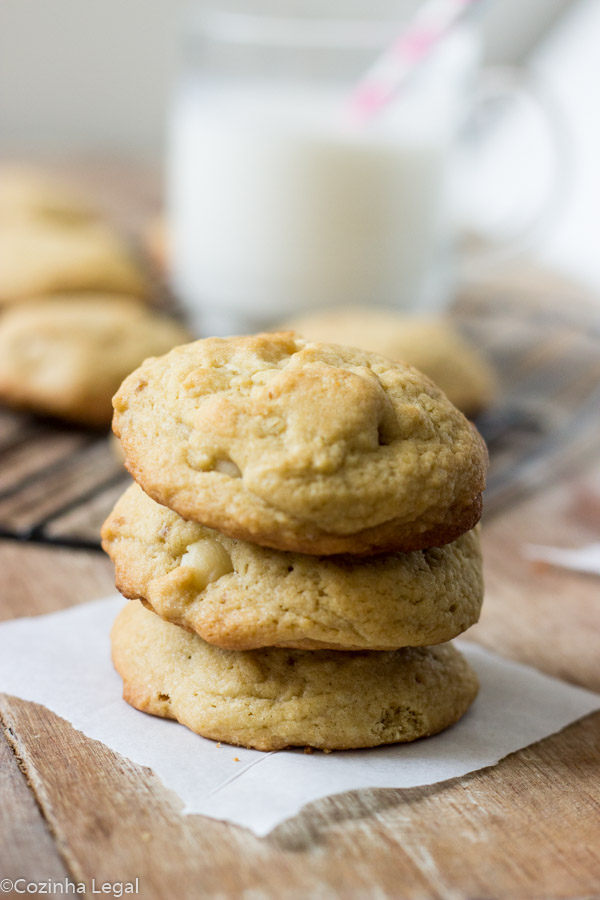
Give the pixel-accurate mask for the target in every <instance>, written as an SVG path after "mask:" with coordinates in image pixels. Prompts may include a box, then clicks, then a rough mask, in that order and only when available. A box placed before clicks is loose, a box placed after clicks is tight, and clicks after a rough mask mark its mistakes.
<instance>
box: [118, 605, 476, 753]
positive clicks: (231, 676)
mask: <svg viewBox="0 0 600 900" xmlns="http://www.w3.org/2000/svg"><path fill="white" fill-rule="evenodd" d="M111 638H112V653H113V662H114V664H115V668H116V669H117V671H118V672H119V674H120V675H121V677H122V679H123V696H124V698H125V700H126V701H127V702H128V703H130V704H131V705H132V706H134V707H136V709H140V710H142V711H144V712H148V713H152V714H153V715H157V716H163V717H165V718H171V719H177V720H178V721H179V722H181V723H182V724H183V725H186V726H187V727H188V728H190V729H191V730H192V731H195V732H197V733H198V734H201V735H203V736H204V737H208V738H212V739H213V740H216V741H226V742H227V743H230V744H236V745H240V746H243V747H254V748H256V749H258V750H280V749H283V748H284V747H290V746H311V747H317V748H322V749H329V750H335V749H350V748H358V747H374V746H378V745H380V744H390V743H396V742H404V741H413V740H416V739H417V738H420V737H425V736H427V735H432V734H436V733H437V732H439V731H442V729H444V728H447V727H448V726H449V725H452V724H453V723H454V722H456V721H457V720H458V719H459V718H460V717H461V716H462V715H463V714H464V713H465V712H466V711H467V709H468V708H469V706H470V705H471V703H472V702H473V700H474V699H475V696H476V694H477V689H478V682H477V677H476V675H475V673H474V672H473V671H472V669H471V668H470V666H469V665H468V663H467V662H466V660H465V659H464V658H463V656H462V655H461V654H460V653H459V652H458V650H456V649H455V648H454V647H453V646H452V645H451V644H441V645H440V646H438V647H417V648H415V647H409V648H405V649H404V650H394V651H392V652H389V653H368V652H362V653H337V652H336V651H333V650H317V651H312V652H311V651H303V650H283V649H278V648H268V649H262V650H246V651H232V650H222V649H220V648H218V647H213V646H211V645H210V644H207V643H206V642H205V641H203V640H202V639H201V638H199V637H198V636H197V635H195V634H190V633H189V632H186V631H185V630H184V629H182V628H178V627H177V626H176V625H172V624H170V623H168V622H165V621H163V620H162V619H161V618H160V617H159V616H157V615H155V613H153V612H151V611H149V610H147V609H144V607H143V606H142V604H141V603H140V602H139V601H137V600H136V601H132V602H131V603H128V604H127V605H126V606H125V608H124V609H123V610H122V611H121V612H120V613H119V616H118V617H117V619H116V621H115V624H114V626H113V630H112V635H111Z"/></svg>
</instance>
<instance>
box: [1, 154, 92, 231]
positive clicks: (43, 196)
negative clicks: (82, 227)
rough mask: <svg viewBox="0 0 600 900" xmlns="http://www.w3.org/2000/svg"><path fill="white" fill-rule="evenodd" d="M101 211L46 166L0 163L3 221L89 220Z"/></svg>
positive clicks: (70, 221) (76, 221) (67, 222)
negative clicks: (40, 167) (43, 167)
mask: <svg viewBox="0 0 600 900" xmlns="http://www.w3.org/2000/svg"><path fill="white" fill-rule="evenodd" d="M97 215H98V214H97V212H96V211H95V210H94V209H93V207H92V205H91V204H90V203H89V202H87V201H86V199H85V198H84V197H83V196H81V195H80V194H79V193H78V192H77V191H76V190H75V189H74V188H73V187H71V186H70V185H68V184H65V183H63V181H62V180H61V179H60V178H57V177H55V176H52V175H51V174H49V173H47V172H46V171H44V170H43V169H39V168H36V167H35V166H28V165H24V164H21V163H2V164H0V223H3V222H7V221H18V220H23V219H25V220H27V219H36V218H39V219H45V220H47V221H49V222H54V223H55V224H56V223H63V224H73V223H82V222H86V221H88V222H89V221H91V220H92V219H95V218H97Z"/></svg>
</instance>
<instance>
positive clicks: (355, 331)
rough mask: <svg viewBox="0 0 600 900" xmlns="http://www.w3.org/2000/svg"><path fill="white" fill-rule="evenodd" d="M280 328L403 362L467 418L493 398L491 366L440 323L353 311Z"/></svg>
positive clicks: (335, 311)
mask: <svg viewBox="0 0 600 900" xmlns="http://www.w3.org/2000/svg"><path fill="white" fill-rule="evenodd" d="M283 327H285V328H292V329H293V330H294V331H296V332H298V334H301V335H302V336H303V337H305V338H308V339H309V340H311V341H333V342H334V343H336V344H348V345H349V346H351V347H362V349H363V350H370V351H371V352H373V353H381V355H382V356H388V357H389V358H390V359H403V360H405V361H406V362H408V363H410V364H411V366H416V368H417V369H420V370H421V372H424V373H425V374H426V375H427V377H428V378H431V380H432V381H434V382H435V383H436V384H437V386H438V387H440V388H441V389H442V390H443V391H444V393H445V394H446V396H447V397H448V399H449V400H450V401H451V402H452V403H454V405H455V406H458V408H459V409H460V410H461V411H462V412H464V413H465V415H467V416H475V415H477V414H478V413H480V412H482V411H483V410H484V409H486V408H487V407H488V406H489V405H490V403H491V402H492V400H493V398H494V393H495V391H496V378H495V375H494V372H493V370H492V368H491V366H490V364H489V363H488V362H487V360H486V359H485V358H484V357H483V355H482V354H481V353H480V352H479V351H478V350H477V348H476V347H474V346H473V344H471V343H469V341H467V340H466V339H465V338H463V337H462V335H461V334H459V332H458V331H457V330H456V329H455V328H454V327H453V326H452V324H451V323H450V322H448V321H446V320H445V319H443V318H434V317H432V316H414V315H403V314H402V313H398V312H394V311H393V310H390V309H367V308H360V307H357V308H352V309H333V310H329V311H325V312H318V313H312V314H309V315H306V316H302V317H300V318H297V319H292V320H290V321H289V322H287V323H286V324H285V325H284V326H283Z"/></svg>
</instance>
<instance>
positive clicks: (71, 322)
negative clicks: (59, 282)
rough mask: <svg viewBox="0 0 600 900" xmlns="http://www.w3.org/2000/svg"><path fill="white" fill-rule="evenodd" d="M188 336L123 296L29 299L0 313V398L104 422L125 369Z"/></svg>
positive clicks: (80, 419) (50, 412)
mask: <svg viewBox="0 0 600 900" xmlns="http://www.w3.org/2000/svg"><path fill="white" fill-rule="evenodd" d="M188 340H189V335H188V333H187V332H186V331H185V330H184V328H183V327H182V326H181V325H180V324H179V323H177V322H175V321H173V320H172V319H169V318H167V317H165V316H161V315H159V314H157V313H155V312H153V311H151V310H149V309H147V308H146V307H145V306H144V305H143V304H141V303H140V302H139V301H136V300H135V299H133V298H130V297H126V296H113V295H111V296H103V295H95V296H92V295H90V296H82V295H80V294H75V295H73V296H56V297H45V298H43V299H37V300H34V301H29V302H27V303H23V304H22V305H20V306H18V307H13V308H11V309H8V310H6V311H5V312H3V313H1V314H0V401H2V402H4V403H6V404H7V405H9V406H13V407H17V408H24V409H28V410H31V411H33V412H37V413H41V414H45V415H52V416H57V417H59V418H63V419H67V420H69V421H72V422H77V423H80V424H83V425H91V426H97V427H99V426H108V425H109V424H110V421H111V418H112V406H111V398H112V396H113V394H114V393H115V392H116V390H117V389H118V387H119V385H120V384H121V382H122V380H123V379H124V378H125V376H126V375H128V374H129V372H131V371H132V370H133V369H135V368H136V367H137V366H138V365H139V364H140V363H141V362H142V361H143V360H144V359H146V357H148V356H153V355H160V354H163V353H166V352H167V351H168V350H170V349H171V348H172V347H174V346H175V345H176V344H181V343H185V342H186V341H188Z"/></svg>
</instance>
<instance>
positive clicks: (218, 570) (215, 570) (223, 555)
mask: <svg viewBox="0 0 600 900" xmlns="http://www.w3.org/2000/svg"><path fill="white" fill-rule="evenodd" d="M180 565H181V566H185V567H187V568H189V569H192V571H193V580H194V586H195V587H196V588H197V589H198V590H199V591H203V590H204V589H205V588H206V587H208V585H209V584H211V583H212V582H213V581H218V580H219V578H222V577H223V575H228V574H229V573H230V572H233V565H232V563H231V557H230V555H229V553H228V552H227V550H226V549H225V547H223V545H222V544H220V543H219V542H218V541H214V540H212V539H211V538H204V539H203V540H200V541H196V542H195V543H194V544H190V545H189V547H187V549H186V552H185V553H184V554H183V556H182V557H181V563H180Z"/></svg>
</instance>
